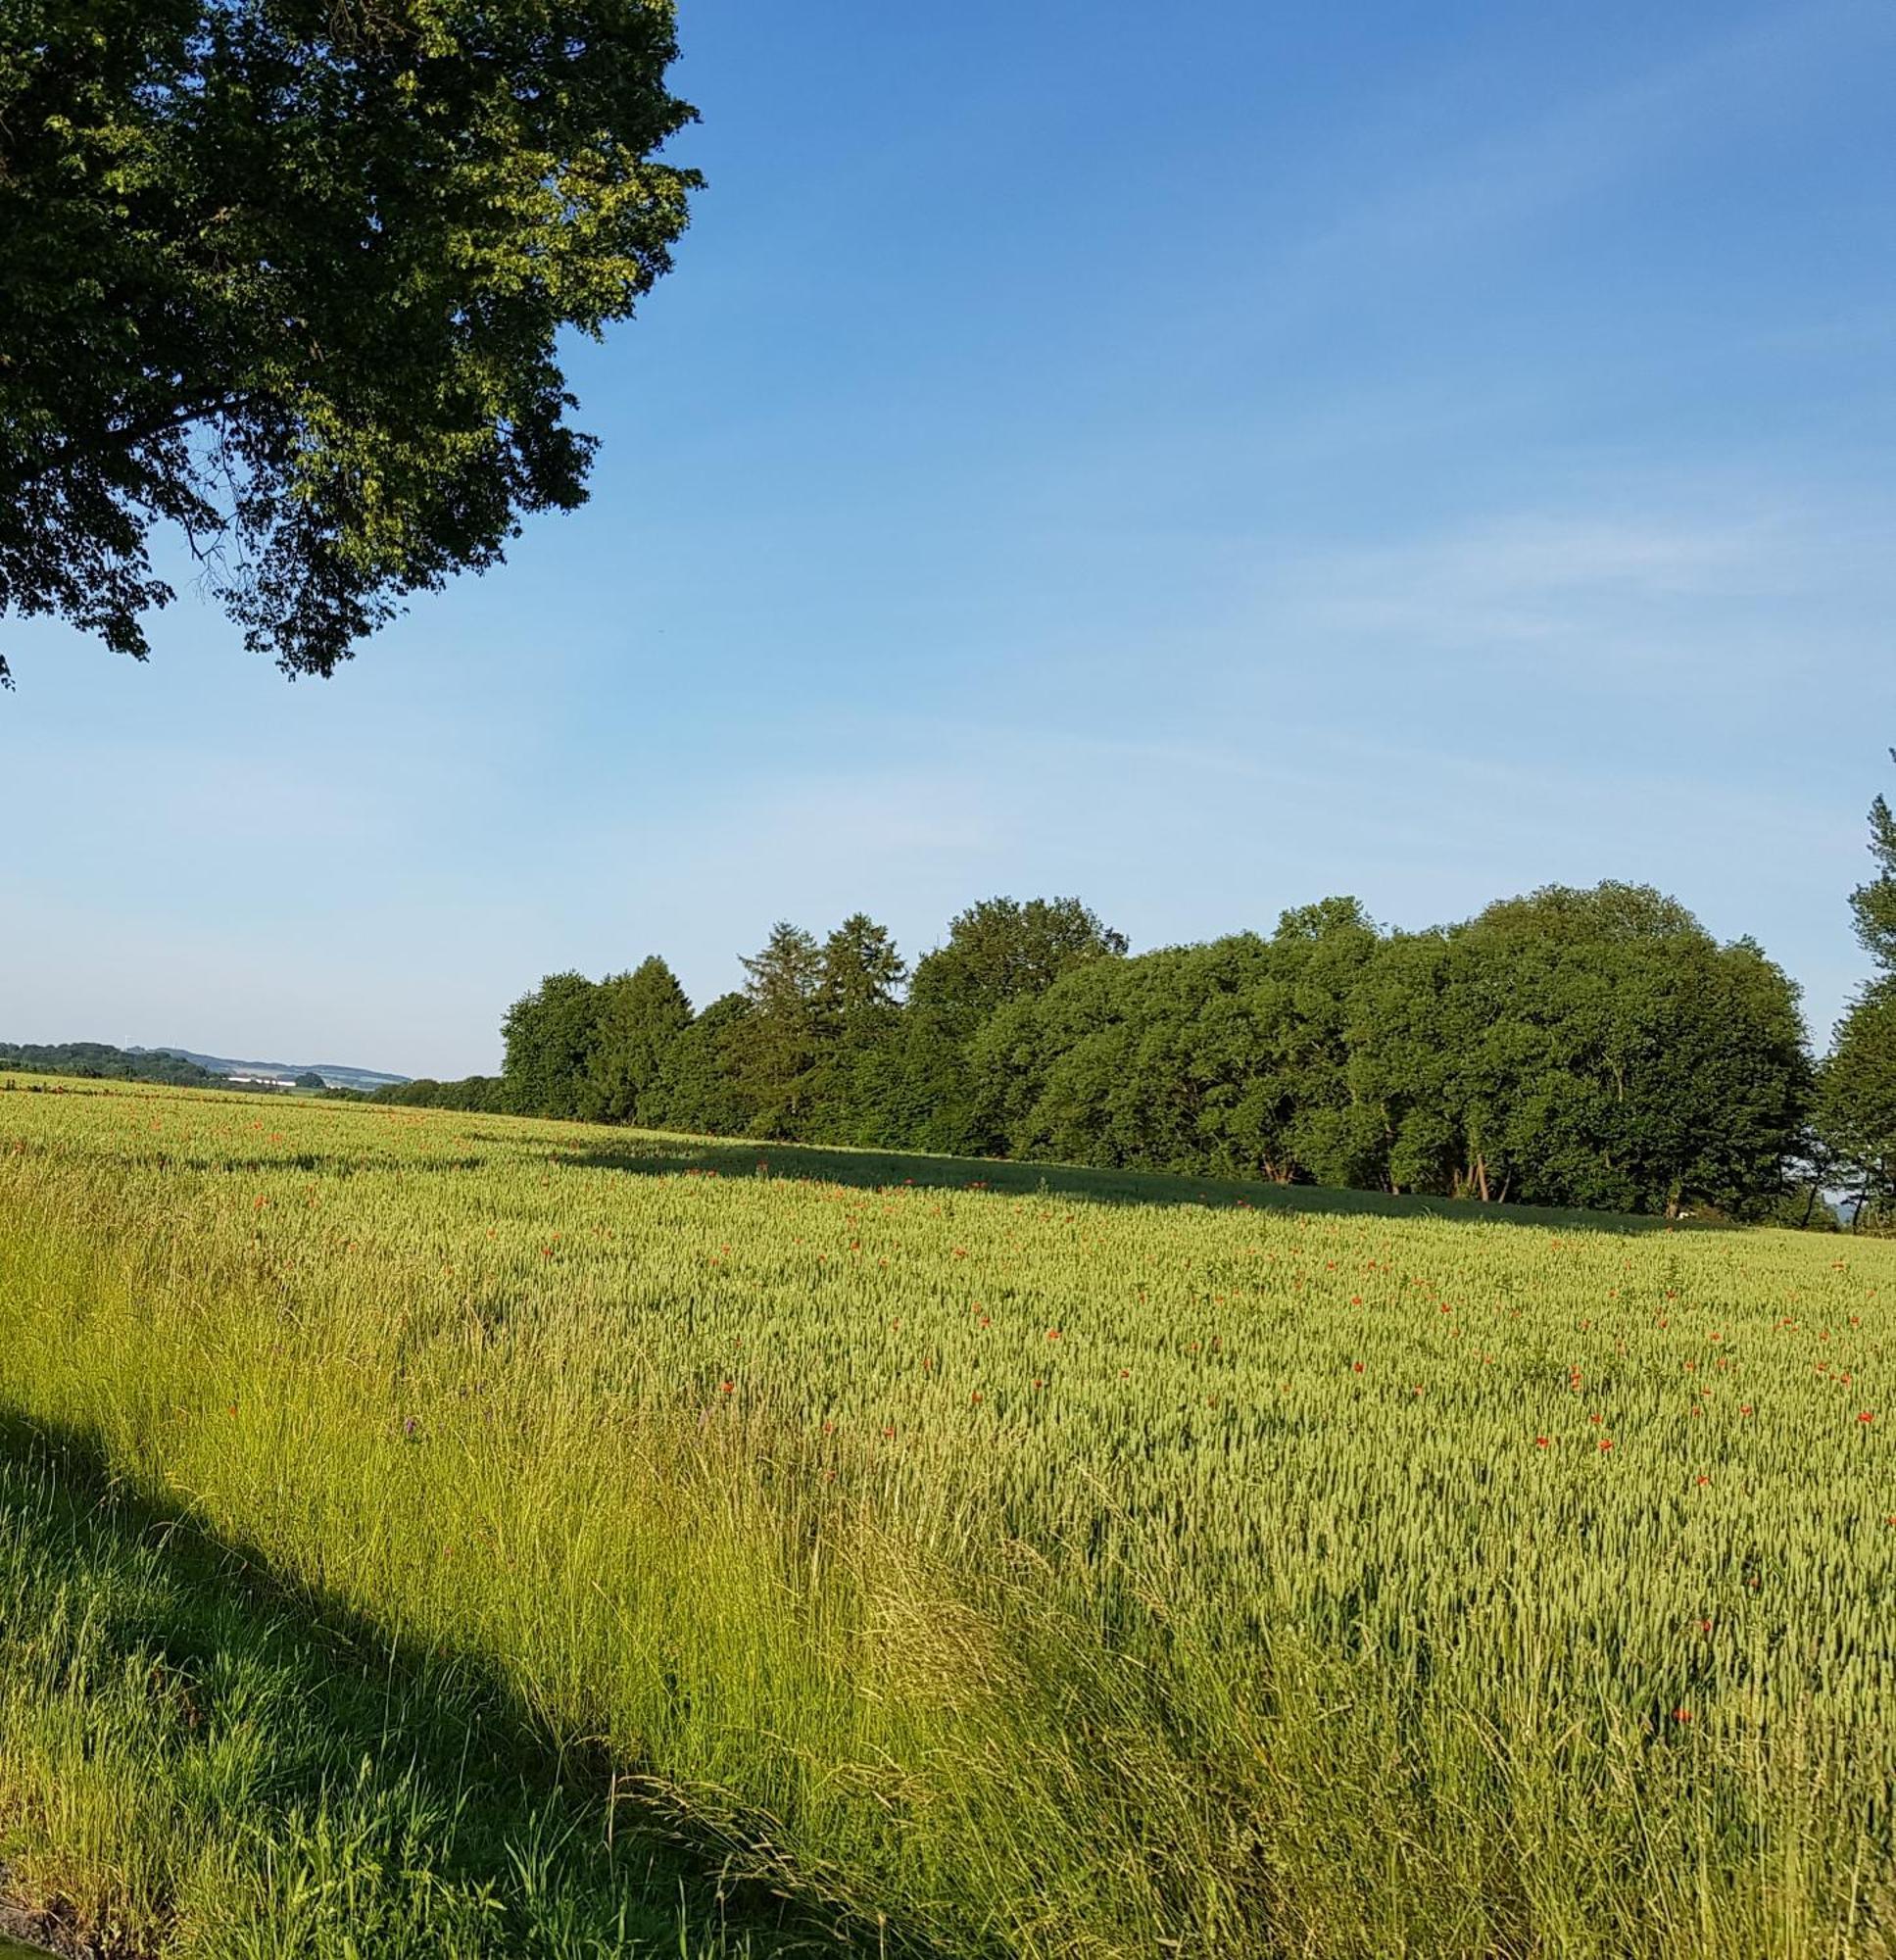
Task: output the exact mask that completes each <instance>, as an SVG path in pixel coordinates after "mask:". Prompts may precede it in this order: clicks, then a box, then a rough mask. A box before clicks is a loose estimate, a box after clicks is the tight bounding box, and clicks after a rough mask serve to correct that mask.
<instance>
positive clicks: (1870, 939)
mask: <svg viewBox="0 0 1896 1960" xmlns="http://www.w3.org/2000/svg"><path fill="white" fill-rule="evenodd" d="M1891 758H1892V760H1896V750H1892V751H1891ZM1870 855H1871V858H1872V859H1873V860H1874V863H1875V866H1876V875H1875V876H1874V877H1873V878H1872V879H1871V880H1870V881H1869V883H1867V884H1863V885H1859V886H1858V887H1857V889H1856V890H1855V891H1854V892H1852V893H1851V894H1850V909H1851V911H1852V913H1853V914H1854V916H1855V921H1856V928H1857V937H1858V939H1859V940H1860V941H1862V943H1863V946H1864V950H1865V951H1866V952H1867V953H1869V955H1870V956H1871V957H1872V959H1873V960H1874V961H1875V962H1876V965H1877V967H1878V968H1879V969H1880V975H1879V977H1878V978H1877V979H1875V980H1873V981H1872V983H1871V984H1870V985H1869V986H1868V987H1866V988H1865V989H1864V991H1863V993H1862V994H1861V995H1860V996H1859V997H1858V998H1857V1000H1856V1001H1855V1002H1854V1003H1853V1004H1852V1005H1851V1006H1850V1008H1849V1010H1848V1012H1846V1013H1845V1015H1844V1017H1843V1019H1842V1020H1841V1021H1839V1022H1838V1023H1837V1028H1836V1033H1835V1037H1834V1040H1833V1041H1832V1044H1831V1049H1830V1054H1829V1056H1828V1058H1827V1059H1826V1060H1825V1062H1824V1064H1823V1079H1822V1085H1821V1089H1820V1093H1819V1098H1818V1110H1817V1136H1818V1142H1819V1145H1820V1148H1821V1149H1822V1151H1823V1152H1824V1154H1825V1155H1826V1156H1827V1158H1828V1159H1829V1160H1830V1165H1831V1169H1832V1171H1833V1174H1834V1175H1835V1176H1837V1177H1838V1178H1839V1179H1841V1180H1846V1181H1847V1182H1848V1183H1849V1185H1850V1187H1851V1190H1852V1193H1853V1195H1854V1197H1855V1200H1856V1207H1855V1209H1854V1211H1853V1212H1852V1216H1851V1225H1852V1229H1857V1228H1859V1227H1860V1226H1861V1225H1862V1224H1863V1223H1864V1222H1866V1220H1876V1219H1884V1218H1886V1217H1887V1216H1888V1215H1889V1213H1890V1212H1891V1210H1892V1208H1896V815H1893V814H1892V813H1891V810H1890V808H1889V804H1888V802H1887V801H1886V800H1885V799H1884V798H1882V797H1878V798H1877V799H1876V800H1875V802H1874V803H1872V805H1871V807H1870Z"/></svg>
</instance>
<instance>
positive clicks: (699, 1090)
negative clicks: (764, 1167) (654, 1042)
mask: <svg viewBox="0 0 1896 1960" xmlns="http://www.w3.org/2000/svg"><path fill="white" fill-rule="evenodd" d="M751 1016H752V1006H751V1003H750V1002H749V1001H748V1000H747V999H746V998H745V997H744V995H742V994H725V995H721V996H720V997H719V998H718V999H717V1000H715V1001H713V1002H712V1003H711V1004H710V1005H709V1006H707V1007H706V1008H705V1011H704V1012H703V1013H701V1014H700V1015H698V1016H697V1018H696V1019H695V1020H693V1022H692V1023H691V1025H690V1026H689V1027H687V1028H685V1029H683V1030H681V1031H680V1033H679V1035H678V1038H677V1040H676V1041H674V1042H673V1043H672V1044H671V1046H670V1048H669V1049H668V1050H667V1051H666V1054H665V1060H664V1067H663V1070H662V1072H661V1074H660V1076H659V1079H658V1085H657V1091H656V1106H655V1113H654V1115H653V1117H652V1119H651V1120H652V1122H653V1124H654V1126H655V1127H656V1128H658V1129H670V1130H689V1131H692V1132H695V1133H698V1134H702V1135H707V1136H714V1137H735V1136H744V1135H746V1134H747V1133H749V1132H751V1131H753V1130H754V1128H755V1109H754V1105H753V1104H752V1103H751V1102H750V1101H749V1099H748V1098H747V1097H746V1095H745V1093H744V1089H743V1085H742V1082H741V1079H740V1075H741V1070H742V1066H743V1060H744V1047H745V1035H746V1032H747V1030H748V1028H749V1026H750V1022H751Z"/></svg>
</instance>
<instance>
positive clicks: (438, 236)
mask: <svg viewBox="0 0 1896 1960" xmlns="http://www.w3.org/2000/svg"><path fill="white" fill-rule="evenodd" d="M5 11H6V23H7V25H6V28H5V31H4V34H3V35H0V292H4V293H5V295H6V301H5V305H4V306H3V307H0V614H8V613H11V614H16V615H26V614H34V613H50V614H55V615H58V616H61V617H64V618H66V619H68V620H70V621H72V622H73V624H74V625H77V626H79V627H81V628H84V629H85V630H87V631H90V632H94V633H97V634H98V635H100V636H101V637H102V638H103V639H104V640H105V642H106V644H107V645H108V646H109V647H111V648H113V649H114V650H115V651H117V652H120V653H124V654H130V655H132V656H134V657H136V658H139V659H142V658H143V657H144V655H145V653H146V640H145V633H144V628H143V626H142V624H141V623H140V616H139V615H140V614H141V613H143V612H144V611H146V610H147V609H149V608H152V607H156V606H162V605H164V604H165V603H166V602H167V601H169V600H170V597H171V596H172V595H171V591H170V586H169V585H168V584H167V583H166V582H165V580H164V579H162V578H161V577H159V576H158V575H157V574H156V573H155V572H154V570H153V568H152V564H151V558H150V552H149V544H150V533H151V530H152V527H153V526H154V524H159V523H167V522H169V523H172V524H175V525H178V526H180V527H181V528H182V530H183V531H184V533H185V535H186V537H187V538H188V540H189V542H190V545H191V547H192V549H193V550H194V551H195V553H196V554H197V556H198V559H199V562H200V564H201V566H202V568H203V572H204V576H205V582H206V583H207V584H208V585H209V586H210V587H211V588H212V590H213V591H214V592H215V593H216V594H217V595H218V596H219V598H220V599H221V601H222V603H223V605H224V607H225V609H226V610H227V611H228V613H230V615H231V616H232V617H233V618H234V619H235V620H236V621H237V622H238V623H239V624H240V625H241V626H242V628H243V630H244V635H245V639H246V642H247V644H249V645H250V646H251V647H252V648H253V649H259V650H263V651H267V652H268V653H270V654H272V655H273V656H274V657H275V658H276V661H277V662H278V664H279V665H280V666H281V667H282V668H283V669H284V670H285V671H286V672H288V673H290V674H299V673H310V674H326V673H328V672H330V671H331V670H332V669H333V668H334V667H335V665H336V663H337V662H339V661H342V660H345V659H347V658H348V657H349V656H350V654H351V653H352V652H353V650H354V648H355V646H356V643H357V642H358V641H359V640H361V639H362V638H363V636H364V635H365V634H366V633H368V632H370V631H371V630H373V628H374V627H376V626H377V625H378V624H380V623H381V622H383V621H384V620H386V619H387V618H389V617H390V616H391V615H392V613H394V612H395V611H397V610H398V608H399V604H400V601H401V600H402V598H403V597H404V595H406V594H410V593H413V592H416V591H422V590H427V589H431V588H434V587H437V586H439V585H440V584H441V583H442V582H443V581H444V580H445V579H446V578H447V577H448V576H449V575H450V574H452V573H454V572H456V571H459V570H462V569H468V568H471V569H475V570H478V569H480V568H482V567H483V566H487V565H491V564H495V563H497V562H498V561H499V559H500V557H501V555H502V552H503V550H504V548H505V545H506V543H507V541H508V539H509V538H510V537H511V536H513V535H514V534H515V533H516V531H517V529H518V527H519V521H520V518H521V517H522V516H523V515H525V514H527V513H531V512H536V511H543V510H550V509H557V510H566V509H570V508H571V507H573V506H574V505H576V504H578V503H579V502H580V501H581V500H582V498H583V497H584V494H585V490H584V483H585V477H586V471H587V466H588V461H589V458H590V456H591V452H592V442H591V439H590V438H589V437H587V436H585V435H584V434H581V433H579V432H578V431H576V430H574V429H573V428H572V427H570V426H569V425H568V423H567V420H566V412H567V410H568V409H569V408H570V407H571V406H572V398H571V396H570V395H569V394H568V393H567V391H566V388H565V384H564V381H563V379H562V377H561V375H560V371H559V367H558V365H557V363H556V361H555V352H556V345H555V344H556V340H557V337H558V335H559V332H560V331H561V330H562V329H563V328H568V327H576V328H578V329H579V330H580V331H581V332H583V333H588V334H595V335H596V334H598V333H599V332H600V331H601V330H602V329H603V328H604V327H605V325H606V324H607V323H608V322H609V321H612V320H616V319H624V318H625V317H627V316H628V315H629V314H630V313H631V312H632V309H633V306H634V303H635V302H636V301H637V300H638V298H639V297H640V296H641V295H642V294H644V293H645V292H646V291H647V290H648V289H649V288H650V287H651V285H652V284H653V282H654V281H655V280H656V278H657V277H658V276H659V275H660V274H661V273H663V272H664V271H665V270H667V268H668V267H669V265H670V251H671V247H672V245H673V244H674V243H675V241H676V240H677V238H678V236H679V234H680V233H681V231H682V230H683V228H684V226H685V222H686V215H687V201H688V198H689V195H690V193H691V192H692V191H693V189H694V188H695V187H696V185H697V182H698V178H697V176H696V174H695V173H694V172H691V171H687V170H681V169H678V168H677V167H676V166H674V165H671V164H669V163H666V162H664V161H662V159H661V157H660V151H661V149H662V146H663V145H664V143H665V141H666V139H667V138H668V137H670V136H671V135H672V134H673V133H674V132H676V131H677V130H678V129H679V128H680V127H681V126H682V125H683V124H684V123H687V122H689V121H690V120H691V118H692V113H693V112H692V111H691V109H690V108H689V107H688V106H687V105H686V104H685V103H683V102H681V101H680V100H678V98H677V97H676V96H674V95H672V94H671V93H670V92H669V90H668V89H667V88H666V86H665V72H666V69H667V66H668V65H669V63H670V61H671V59H672V57H673V55H674V53H675V51H676V50H675V43H674V38H673V17H672V6H671V4H670V0H96V4H92V5H87V6H82V7H81V6H74V5H73V4H71V0H10V4H9V6H8V7H7V9H6V10H5ZM5 673H6V668H5V662H4V660H0V678H4V677H5Z"/></svg>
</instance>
